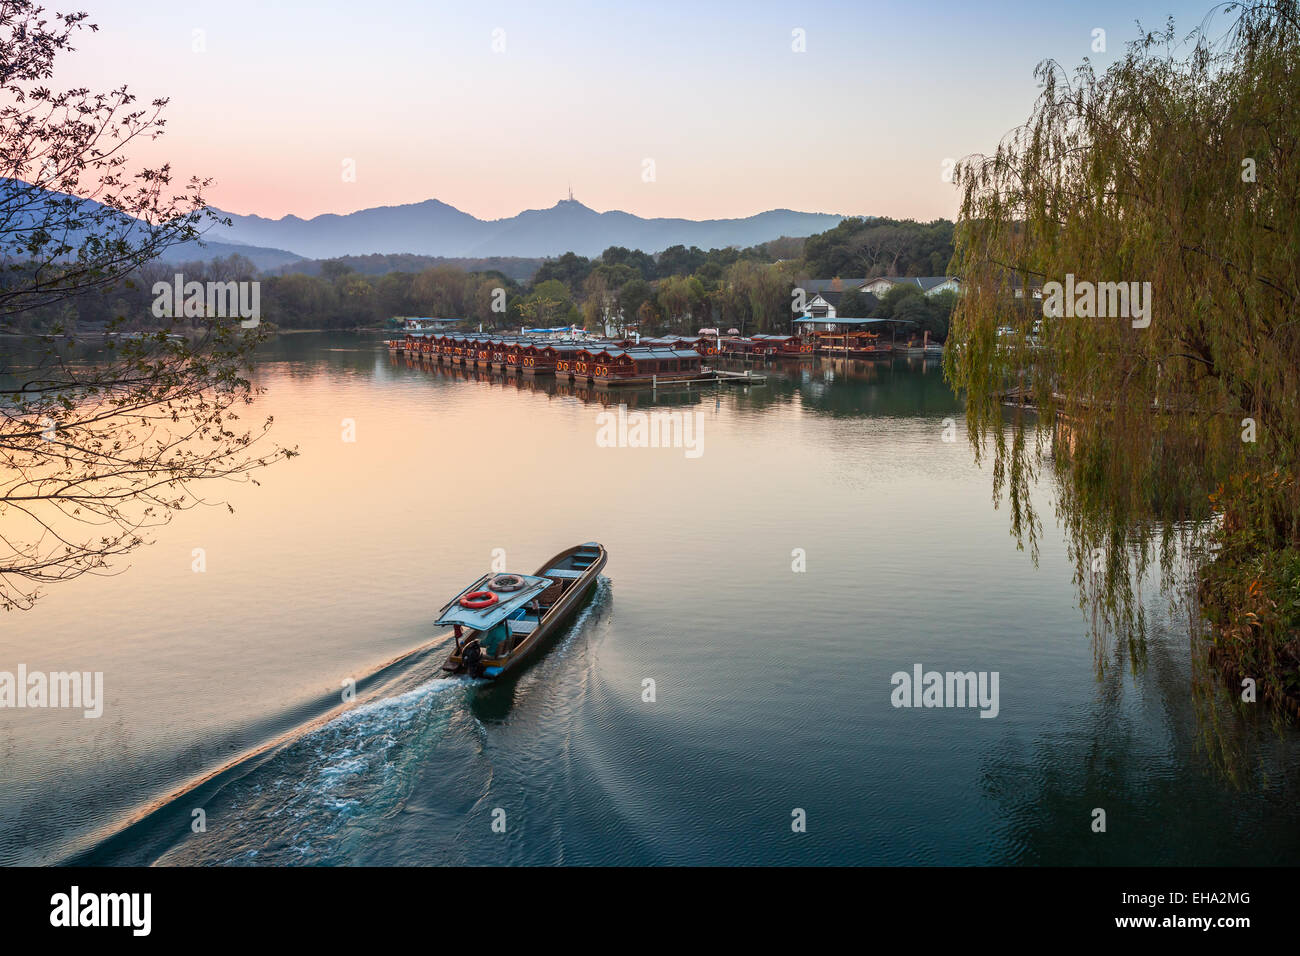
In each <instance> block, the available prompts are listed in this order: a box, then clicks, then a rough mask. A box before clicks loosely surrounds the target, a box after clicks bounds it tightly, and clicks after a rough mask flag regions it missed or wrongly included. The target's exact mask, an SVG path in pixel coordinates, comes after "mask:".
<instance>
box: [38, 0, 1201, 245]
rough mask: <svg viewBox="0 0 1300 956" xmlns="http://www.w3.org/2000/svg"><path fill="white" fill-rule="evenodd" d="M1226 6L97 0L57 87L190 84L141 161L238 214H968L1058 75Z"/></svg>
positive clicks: (1162, 0) (141, 147)
mask: <svg viewBox="0 0 1300 956" xmlns="http://www.w3.org/2000/svg"><path fill="white" fill-rule="evenodd" d="M1211 7H1212V3H1211V0H1190V2H1189V0H1128V2H1111V0H1097V2H1088V3H1079V2H1073V3H1064V2H1052V0H1041V2H1021V0H989V2H984V3H980V2H959V0H929V2H927V0H913V2H877V0H857V2H797V3H796V2H784V3H776V2H766V0H749V2H740V3H710V2H705V0H694V2H678V0H655V2H647V0H617V2H614V0H606V2H604V3H582V2H574V3H544V2H536V0H532V2H530V0H518V2H514V0H512V2H470V0H456V2H451V3H444V2H437V0H367V2H364V3H363V2H359V0H349V2H340V0H311V2H297V0H222V2H196V0H78V2H77V3H75V4H73V5H71V6H70V7H68V8H69V9H85V10H87V11H88V12H89V13H90V15H91V16H90V19H91V20H92V21H93V22H95V23H97V24H98V25H99V27H100V30H99V32H98V33H96V34H88V33H84V34H82V36H81V37H80V39H79V40H78V41H77V47H78V49H77V52H75V53H71V54H64V55H63V56H62V58H61V59H59V60H58V61H56V62H57V65H56V71H55V77H54V85H55V86H58V87H69V86H80V85H85V86H88V87H90V88H91V89H92V90H108V89H112V88H115V87H117V86H120V85H122V84H124V83H125V84H126V85H128V86H129V87H130V88H131V89H132V91H133V92H134V93H135V94H136V95H137V96H138V97H139V100H140V101H141V102H148V101H149V100H152V99H154V98H155V97H169V98H170V103H169V105H168V107H167V109H166V112H165V116H166V119H167V126H166V134H165V135H164V136H163V137H162V138H160V139H159V140H157V141H156V142H153V143H149V144H137V145H135V146H133V149H132V152H131V157H132V159H133V161H137V162H140V163H144V162H148V163H157V162H160V161H166V162H169V163H171V165H172V168H173V171H174V172H175V173H177V174H178V175H180V176H181V177H184V178H188V176H190V175H200V176H205V177H212V178H213V179H214V180H215V184H214V185H213V186H212V187H211V188H210V189H209V191H208V193H207V198H208V200H209V202H211V203H212V204H213V205H215V206H217V207H219V208H221V209H223V210H225V211H227V212H233V213H241V214H250V213H253V214H257V215H261V216H267V217H271V218H279V217H281V216H284V215H286V214H294V215H297V216H301V217H304V218H310V217H312V216H316V215H319V214H321V213H347V212H351V211H354V210H356V209H362V208H366V207H370V206H379V205H398V204H402V203H412V202H421V201H423V200H426V199H440V200H442V201H443V202H446V203H449V204H451V205H453V206H455V207H457V208H458V209H461V210H463V211H465V212H468V213H470V214H472V215H475V216H478V217H479V218H481V219H496V218H502V217H508V216H513V215H515V214H516V213H518V212H520V211H521V210H524V209H535V208H544V207H549V206H552V205H554V203H555V202H556V201H557V200H559V199H562V198H565V197H566V195H567V192H568V189H569V188H570V187H572V189H573V193H574V196H575V198H577V199H578V200H580V201H582V202H583V203H585V204H586V205H588V206H591V207H592V208H594V209H597V210H601V211H604V210H607V209H622V210H625V211H627V212H631V213H634V214H636V215H640V216H646V217H658V216H666V217H681V218H687V219H715V218H733V217H742V216H749V215H753V214H755V213H758V212H761V211H763V210H765V209H773V208H788V209H796V210H800V211H806V212H825V213H835V214H842V215H876V216H894V217H900V218H917V219H922V220H927V219H933V218H937V217H940V216H942V217H947V218H952V217H953V216H954V215H955V214H956V211H957V206H958V198H957V194H956V190H955V189H954V187H953V186H952V184H951V183H950V182H948V181H946V180H945V171H946V170H947V169H950V168H951V162H952V161H953V160H954V159H958V158H960V157H963V156H965V155H968V154H970V153H977V152H989V151H991V150H992V149H993V148H994V147H995V146H996V144H997V142H998V140H999V139H1000V138H1001V137H1002V136H1003V135H1004V134H1006V133H1007V132H1008V131H1009V130H1011V129H1012V128H1013V127H1015V126H1016V125H1018V124H1020V123H1022V122H1024V120H1025V119H1026V118H1027V117H1028V116H1029V112H1030V109H1031V107H1032V105H1033V100H1034V97H1035V95H1036V93H1037V83H1036V81H1035V79H1034V77H1033V70H1034V66H1035V64H1037V63H1038V62H1039V61H1041V60H1044V59H1049V58H1051V59H1056V60H1058V61H1060V62H1061V63H1062V64H1064V65H1066V66H1068V67H1070V68H1073V67H1074V66H1077V65H1078V64H1079V63H1081V62H1082V60H1083V59H1084V58H1085V57H1087V58H1090V59H1091V60H1092V62H1093V63H1094V64H1095V65H1096V66H1098V67H1100V68H1104V67H1105V66H1107V65H1108V64H1110V63H1111V62H1113V60H1114V59H1115V58H1116V57H1117V56H1118V55H1120V54H1122V51H1123V48H1124V44H1125V43H1126V42H1128V41H1129V40H1131V39H1133V38H1134V37H1135V36H1136V35H1137V34H1138V27H1137V25H1136V22H1135V21H1138V20H1140V21H1141V23H1142V25H1143V27H1145V28H1148V29H1155V28H1158V27H1161V26H1162V25H1163V24H1164V22H1165V20H1166V18H1167V17H1169V16H1170V15H1173V16H1174V17H1175V18H1176V21H1177V24H1178V27H1179V29H1180V32H1181V31H1183V30H1184V29H1186V30H1190V29H1192V28H1193V27H1195V26H1197V25H1198V24H1199V23H1201V21H1202V20H1203V19H1204V18H1205V16H1206V14H1207V13H1208V12H1209V11H1210V9H1211ZM53 8H54V9H64V6H62V5H60V4H59V3H58V2H57V0H54V2H53ZM1096 30H1104V31H1105V37H1104V40H1105V50H1104V51H1097V50H1094V46H1095V45H1096V43H1097V39H1098V38H1097V37H1096V36H1094V31H1096ZM800 47H802V49H800ZM349 171H350V173H351V175H349Z"/></svg>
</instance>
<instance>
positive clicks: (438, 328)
mask: <svg viewBox="0 0 1300 956" xmlns="http://www.w3.org/2000/svg"><path fill="white" fill-rule="evenodd" d="M460 321H461V320H460V319H433V318H411V317H403V318H402V328H403V329H404V330H406V331H407V332H442V331H445V330H447V329H451V328H455V327H456V326H457V325H459V324H460Z"/></svg>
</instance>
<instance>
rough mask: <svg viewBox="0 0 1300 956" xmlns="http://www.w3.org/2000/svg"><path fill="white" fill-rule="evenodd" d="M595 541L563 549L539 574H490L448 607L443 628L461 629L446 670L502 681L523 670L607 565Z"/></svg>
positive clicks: (442, 617) (441, 617)
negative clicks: (512, 673) (504, 676)
mask: <svg viewBox="0 0 1300 956" xmlns="http://www.w3.org/2000/svg"><path fill="white" fill-rule="evenodd" d="M606 558H607V555H606V553H605V548H604V546H603V545H600V544H597V543H596V542H594V541H589V542H587V543H586V544H580V545H578V546H577V547H575V548H569V549H568V550H567V551H561V552H560V553H559V554H557V555H556V556H555V557H553V558H551V560H550V561H547V562H546V563H545V564H543V565H542V566H541V567H540V568H539V569H538V571H537V573H536V574H485V575H483V576H482V577H480V578H479V579H478V580H476V581H475V582H474V583H473V584H471V585H470V586H469V587H467V588H465V589H464V590H463V591H461V592H460V593H459V594H457V595H456V596H455V597H454V598H452V599H451V600H450V601H448V602H447V603H446V604H445V605H443V607H442V609H441V610H440V611H439V612H438V615H439V616H438V621H437V623H438V625H439V626H442V627H453V628H455V636H454V640H455V649H454V650H453V651H452V652H451V654H450V655H449V656H448V658H447V660H446V662H445V663H444V664H443V665H442V669H443V670H445V671H449V672H450V673H453V674H465V675H467V676H470V677H486V678H488V679H496V678H498V677H500V676H502V675H503V674H506V673H509V672H510V671H512V670H516V669H517V668H519V667H520V666H521V665H522V664H523V663H524V662H525V661H527V660H528V659H529V658H531V657H533V656H535V655H536V654H537V652H538V651H539V650H540V649H541V648H542V647H543V646H544V645H545V644H546V641H547V639H548V638H550V637H553V636H554V635H555V634H557V633H558V632H559V631H560V630H562V629H563V627H564V625H565V624H566V623H568V621H569V620H570V619H571V618H572V617H573V614H574V612H576V611H577V610H578V608H579V607H580V606H581V604H582V602H583V601H584V600H585V599H586V597H587V595H588V594H590V593H591V589H592V588H593V587H594V586H595V584H596V578H597V576H598V575H599V574H600V572H601V569H602V568H604V567H605V561H606Z"/></svg>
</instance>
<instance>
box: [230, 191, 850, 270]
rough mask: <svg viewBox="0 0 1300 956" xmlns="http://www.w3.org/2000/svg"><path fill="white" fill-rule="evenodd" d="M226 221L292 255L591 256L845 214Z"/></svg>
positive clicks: (414, 209)
mask: <svg viewBox="0 0 1300 956" xmlns="http://www.w3.org/2000/svg"><path fill="white" fill-rule="evenodd" d="M221 215H222V216H228V217H229V218H230V219H231V221H232V226H231V228H230V229H228V230H221V229H217V230H213V231H212V232H211V233H209V235H208V236H207V238H208V239H209V240H219V241H229V242H243V243H247V244H249V245H253V246H269V247H272V248H276V249H290V250H293V252H295V253H297V254H298V255H300V256H306V257H309V258H317V259H319V258H329V257H331V256H346V255H366V254H369V253H385V254H391V253H413V254H416V255H426V256H449V257H488V256H557V255H560V254H562V253H565V252H570V251H572V252H576V253H579V254H580V255H584V256H595V255H598V254H599V253H601V252H603V251H604V250H605V249H607V248H608V247H610V246H626V247H627V248H629V249H640V250H642V251H643V252H659V251H661V250H663V249H666V248H668V247H669V246H674V245H679V244H680V245H684V246H699V247H700V248H701V249H714V248H722V247H725V246H753V245H757V244H759V243H762V242H767V241H768V240H771V239H775V238H776V237H778V236H810V235H813V234H814V233H818V232H825V231H826V230H827V229H832V228H834V227H835V226H836V225H838V224H839V222H840V220H841V219H843V218H844V217H843V216H837V215H830V214H826V213H807V212H794V211H793V210H789V209H772V210H769V211H767V212H762V213H759V214H758V215H755V216H748V217H746V218H744V219H705V220H700V221H696V220H693V219H643V218H641V217H640V216H634V215H632V214H631V213H626V212H619V211H617V210H611V211H610V212H596V211H595V210H594V209H591V208H589V207H587V206H584V205H583V204H582V203H580V202H578V201H577V200H572V199H565V200H561V201H560V202H558V203H556V204H555V205H554V206H552V207H551V208H549V209H528V210H525V211H524V212H521V213H519V215H517V216H511V217H510V218H508V219H493V220H483V219H477V218H475V217H474V216H471V215H469V214H468V213H464V212H461V211H460V210H459V209H456V208H455V207H453V206H449V205H447V204H446V203H444V202H440V201H439V200H437V199H428V200H425V201H424V202H420V203H411V204H408V205H403V206H377V207H375V208H372V209H362V210H359V211H357V212H353V213H348V214H347V215H336V214H326V215H322V216H316V217H314V218H312V219H302V218H300V217H298V216H285V217H284V218H282V219H265V218H263V217H261V216H238V215H234V214H232V213H228V212H223V213H221Z"/></svg>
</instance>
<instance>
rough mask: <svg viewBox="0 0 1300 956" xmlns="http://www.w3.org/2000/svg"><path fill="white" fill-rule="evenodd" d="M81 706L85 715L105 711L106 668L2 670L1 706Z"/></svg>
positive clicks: (100, 713) (99, 713) (74, 707)
mask: <svg viewBox="0 0 1300 956" xmlns="http://www.w3.org/2000/svg"><path fill="white" fill-rule="evenodd" d="M4 707H14V708H26V707H30V708H33V709H39V708H59V707H67V708H72V709H77V708H80V709H81V711H82V716H83V717H90V718H94V717H99V716H100V715H102V714H103V713H104V672H103V671H94V672H93V673H92V672H91V671H50V672H49V673H46V672H44V671H30V672H29V671H28V670H27V665H26V664H19V665H18V673H17V674H14V673H12V672H10V671H0V708H4Z"/></svg>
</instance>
